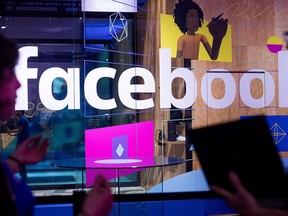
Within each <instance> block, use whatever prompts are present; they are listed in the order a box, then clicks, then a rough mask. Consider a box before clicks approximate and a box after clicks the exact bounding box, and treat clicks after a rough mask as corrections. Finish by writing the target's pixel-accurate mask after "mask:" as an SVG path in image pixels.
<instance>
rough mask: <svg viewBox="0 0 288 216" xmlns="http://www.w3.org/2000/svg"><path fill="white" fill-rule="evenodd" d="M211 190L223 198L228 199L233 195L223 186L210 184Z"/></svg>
mask: <svg viewBox="0 0 288 216" xmlns="http://www.w3.org/2000/svg"><path fill="white" fill-rule="evenodd" d="M211 190H212V191H214V192H215V193H217V194H218V195H220V196H222V197H223V198H225V199H228V200H231V199H233V198H234V196H235V195H234V194H232V193H231V192H229V191H227V190H225V189H223V188H220V187H218V186H215V185H211Z"/></svg>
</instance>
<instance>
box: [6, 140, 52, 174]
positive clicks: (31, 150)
mask: <svg viewBox="0 0 288 216" xmlns="http://www.w3.org/2000/svg"><path fill="white" fill-rule="evenodd" d="M41 138H42V137H41V136H37V137H31V138H28V139H26V140H25V141H24V142H23V143H21V144H20V145H19V147H18V148H16V150H15V151H14V153H13V154H12V155H11V156H12V158H9V157H8V159H7V164H8V166H9V167H10V169H11V171H12V172H13V173H15V172H17V170H18V169H19V167H20V165H21V164H22V165H27V164H36V163H38V162H39V161H41V160H42V159H43V158H44V156H45V155H46V152H47V150H48V146H49V140H48V138H45V139H44V140H42V141H41Z"/></svg>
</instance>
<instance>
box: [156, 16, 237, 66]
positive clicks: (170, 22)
mask: <svg viewBox="0 0 288 216" xmlns="http://www.w3.org/2000/svg"><path fill="white" fill-rule="evenodd" d="M208 23H209V22H208V21H204V23H203V25H202V28H199V30H198V31H197V33H199V34H204V35H205V36H206V37H207V39H208V41H209V43H210V45H211V46H212V35H211V34H210V32H209V30H208V28H207V27H206V26H207V24H208ZM160 28H161V29H160V31H161V48H171V55H172V56H171V57H172V58H175V57H176V52H177V40H178V38H179V37H180V36H181V35H182V32H181V31H180V30H179V28H178V26H177V25H176V23H174V19H173V16H172V15H169V14H160ZM231 31H232V30H231V25H229V24H228V29H227V33H226V35H225V37H224V38H223V40H222V44H221V48H220V52H219V56H218V59H217V60H216V61H221V62H232V34H231ZM199 60H208V61H209V60H210V61H212V60H211V59H210V57H209V55H208V53H207V52H206V50H205V48H204V46H203V45H202V44H201V45H200V51H199Z"/></svg>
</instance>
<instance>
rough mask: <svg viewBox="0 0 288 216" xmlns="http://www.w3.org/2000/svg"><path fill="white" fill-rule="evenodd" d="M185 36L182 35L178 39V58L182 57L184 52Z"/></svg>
mask: <svg viewBox="0 0 288 216" xmlns="http://www.w3.org/2000/svg"><path fill="white" fill-rule="evenodd" d="M183 44H184V42H183V38H182V37H181V36H180V37H179V38H178V40H177V53H176V58H181V57H182V53H183V46H184V45H183Z"/></svg>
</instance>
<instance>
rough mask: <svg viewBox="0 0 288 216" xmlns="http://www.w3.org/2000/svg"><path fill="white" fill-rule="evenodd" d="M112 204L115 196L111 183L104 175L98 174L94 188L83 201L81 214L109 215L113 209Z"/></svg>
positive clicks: (92, 215)
mask: <svg viewBox="0 0 288 216" xmlns="http://www.w3.org/2000/svg"><path fill="white" fill-rule="evenodd" d="M112 205H113V196H112V193H111V187H110V183H109V182H108V181H107V180H106V179H105V178H104V177H103V176H102V175H98V176H97V177H96V179H95V183H94V185H93V188H92V189H91V191H90V192H89V194H88V195H87V196H86V198H85V200H84V202H83V205H82V211H81V213H80V215H85V216H107V215H108V214H109V212H110V211H111V208H112ZM80 215H79V216H80Z"/></svg>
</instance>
